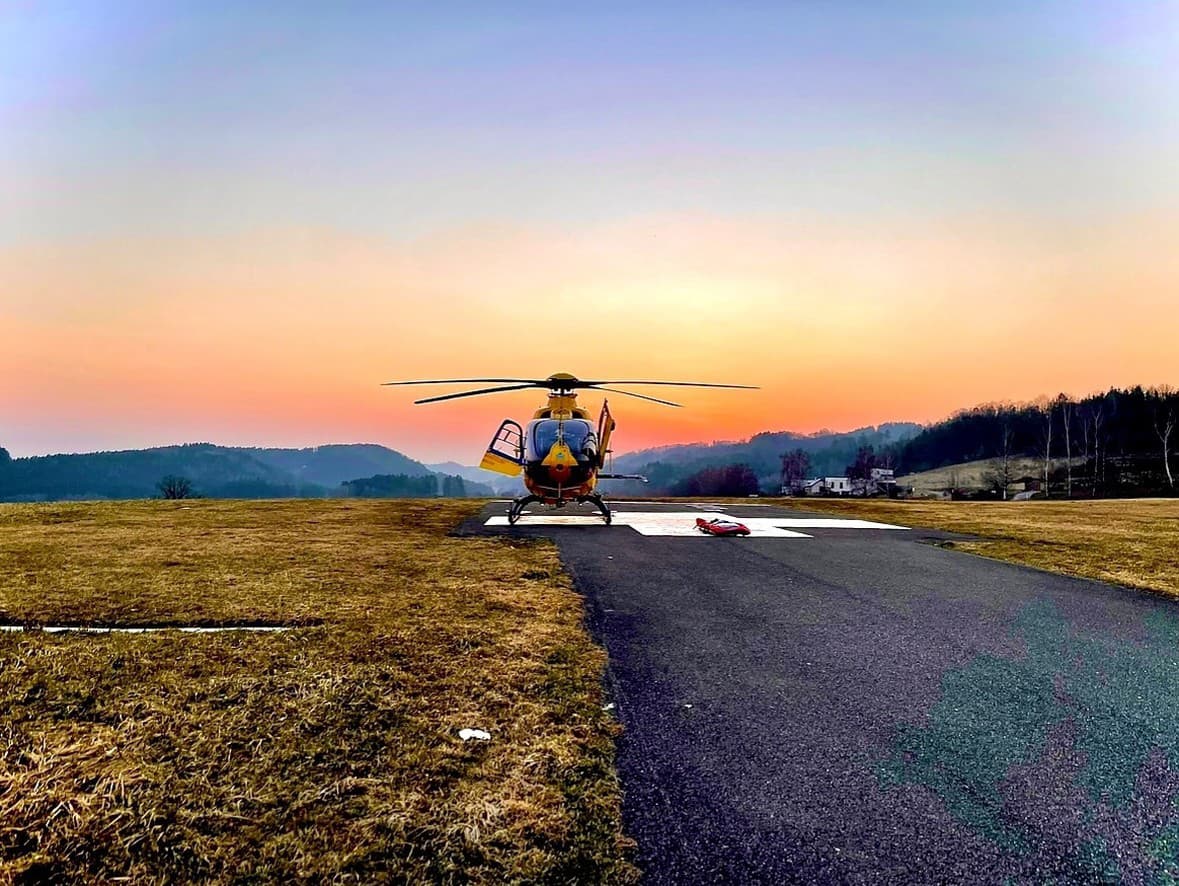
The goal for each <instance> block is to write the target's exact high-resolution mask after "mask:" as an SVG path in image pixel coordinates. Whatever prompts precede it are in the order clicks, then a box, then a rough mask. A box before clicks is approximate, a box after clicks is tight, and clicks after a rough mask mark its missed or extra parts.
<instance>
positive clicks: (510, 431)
mask: <svg viewBox="0 0 1179 886" xmlns="http://www.w3.org/2000/svg"><path fill="white" fill-rule="evenodd" d="M523 461H524V429H523V428H521V427H520V425H519V423H518V422H514V421H512V420H511V419H510V418H508V419H504V423H503V424H501V425H500V426H499V430H498V431H496V432H495V436H494V437H492V438H491V443H490V444H489V445H488V447H487V451H486V452H485V453H483V460H482V461H481V462H479V467H481V468H483V469H484V470H487V471H495V472H496V473H497V474H506V475H507V476H509V477H517V476H519V475H520V465H521V463H522V462H523Z"/></svg>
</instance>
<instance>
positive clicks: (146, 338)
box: [0, 2, 1179, 464]
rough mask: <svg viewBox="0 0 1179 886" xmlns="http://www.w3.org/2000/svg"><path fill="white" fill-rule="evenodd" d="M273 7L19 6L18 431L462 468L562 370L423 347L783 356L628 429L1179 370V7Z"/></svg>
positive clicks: (903, 414)
mask: <svg viewBox="0 0 1179 886" xmlns="http://www.w3.org/2000/svg"><path fill="white" fill-rule="evenodd" d="M247 6H249V7H251V9H252V11H246V7H247ZM263 6H264V5H263V4H240V3H224V4H222V3H215V2H199V3H191V4H175V3H163V2H161V3H143V4H121V3H117V2H104V3H93V4H86V3H78V2H71V3H60V4H57V3H52V2H49V3H42V2H36V3H34V2H27V3H22V2H16V3H3V4H0V446H5V447H6V448H8V449H9V450H10V451H11V452H12V454H13V455H14V456H23V455H34V454H42V453H48V452H72V451H90V450H96V449H113V448H129V447H140V446H146V445H156V444H165V443H179V442H187V441H195V440H209V441H213V442H218V443H226V444H247V445H291V446H306V445H314V444H317V443H327V442H378V443H383V444H386V445H389V446H392V447H394V448H396V449H399V450H401V451H403V452H406V453H407V454H409V455H411V456H413V457H415V458H419V459H422V460H425V461H437V460H442V459H448V458H453V459H456V460H459V461H462V462H464V463H467V464H473V463H477V461H478V458H479V455H480V452H481V450H482V448H483V447H484V446H485V445H486V443H487V440H488V438H489V437H490V435H491V433H492V432H493V431H494V429H495V427H496V425H497V424H498V422H499V420H500V419H501V418H503V417H505V416H509V415H510V416H514V417H517V418H521V417H525V416H527V414H528V412H529V410H530V409H531V408H533V407H534V406H535V405H536V404H537V401H538V399H539V396H540V395H539V393H538V392H524V393H514V394H507V395H503V396H501V397H497V398H482V399H476V400H467V401H459V402H457V403H446V404H439V405H433V406H423V407H414V406H412V405H411V401H412V399H414V397H415V396H426V395H428V394H430V393H443V392H444V391H446V390H448V389H436V388H429V389H422V390H421V392H420V393H418V392H417V391H415V390H413V389H405V388H382V387H380V386H379V384H380V382H383V381H389V380H394V379H407V378H415V377H422V378H429V377H438V376H465V375H489V376H516V375H524V376H533V375H535V376H538V377H539V376H545V375H548V374H550V373H553V372H558V371H568V372H572V373H574V374H576V375H579V376H582V377H604V378H611V377H615V378H625V377H648V378H666V379H672V380H674V379H686V380H700V381H717V382H735V383H744V384H759V385H761V390H760V391H732V392H707V391H693V390H691V389H685V390H683V391H681V392H679V393H678V394H675V395H671V396H672V399H677V400H679V401H680V402H683V403H684V404H685V405H686V407H687V408H685V409H682V410H673V409H667V408H663V407H659V406H655V405H650V404H645V403H641V402H638V401H631V400H625V399H623V398H616V399H612V406H613V407H614V409H615V411H616V412H617V413H618V414H619V430H618V437H617V438H616V443H617V446H618V448H619V450H620V451H624V450H628V449H635V448H640V447H643V446H649V445H654V444H659V443H667V442H674V441H682V442H687V441H692V440H711V439H733V438H739V437H744V436H748V435H749V434H752V433H756V432H758V431H762V430H797V431H813V430H817V429H819V428H823V427H828V428H833V429H840V430H842V429H850V428H854V427H858V426H862V425H867V424H876V423H879V422H882V421H889V420H916V421H930V420H935V419H938V418H941V417H943V416H945V415H946V414H948V413H949V412H951V411H953V410H955V409H957V408H960V407H963V406H969V405H973V404H976V403H979V402H982V401H991V400H1008V399H1029V398H1032V397H1035V396H1037V395H1040V394H1047V393H1055V392H1058V391H1069V392H1073V393H1077V394H1081V393H1087V392H1090V391H1094V390H1097V389H1100V388H1105V387H1109V386H1110V385H1130V384H1135V383H1143V384H1159V383H1164V382H1169V383H1172V384H1174V383H1176V382H1179V161H1177V160H1176V158H1179V2H1164V3H1151V2H1135V3H1123V2H1117V3H1115V2H1090V3H1083V4H1076V3H1028V2H1013V3H996V2H986V3H983V2H979V3H945V2H936V3H934V2H930V3H923V2H915V3H908V4H896V3H865V2H825V3H818V2H800V3H796V4H790V3H766V4H757V3H737V4H729V5H721V4H703V3H702V4H699V5H694V4H692V3H688V2H682V3H674V4H673V3H669V4H631V3H626V4H621V3H620V4H612V3H598V4H593V5H585V6H579V5H578V4H556V3H546V4H531V3H514V4H489V3H471V4H451V3H432V4H413V5H411V4H399V3H371V4H369V3H353V4H348V3H339V4H337V3H320V4H315V3H300V2H291V3H282V4H277V3H276V4H270V5H269V6H270V8H269V11H263ZM496 7H498V8H496ZM640 7H641V8H640ZM575 8H581V9H585V10H592V12H582V13H574V12H572V11H570V10H573V9H575ZM646 392H648V393H653V394H658V393H659V390H658V389H646ZM666 393H667V392H666V390H665V391H664V394H666ZM587 400H588V403H589V405H590V406H591V407H592V408H594V409H596V408H597V407H598V404H599V402H600V397H598V396H594V397H590V398H587Z"/></svg>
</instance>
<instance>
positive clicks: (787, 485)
mask: <svg viewBox="0 0 1179 886" xmlns="http://www.w3.org/2000/svg"><path fill="white" fill-rule="evenodd" d="M810 467H811V457H810V456H809V455H807V453H806V450H804V449H801V448H800V449H795V450H794V451H793V452H784V453H782V476H781V480H782V489H783V490H789V491H790V494H791V495H795V494H797V493H798V492H800V491H801V490H802V488H803V486H804V485H805V484H806V475H807V472H808V471H809V470H810Z"/></svg>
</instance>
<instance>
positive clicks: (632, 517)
mask: <svg viewBox="0 0 1179 886" xmlns="http://www.w3.org/2000/svg"><path fill="white" fill-rule="evenodd" d="M699 516H700V512H699V511H681V512H674V511H673V512H668V511H615V512H614V525H616V526H629V527H630V528H631V529H633V530H634V531H635V532H637V533H639V534H640V535H650V536H679V537H685V538H686V537H701V538H703V537H704V533H702V532H700V530H698V529H697V528H696V518H697V517H699ZM734 519H736V520H737V521H738V522H740V523H744V524H745V525H746V526H747V527H749V534H750V536H751V537H753V538H812V537H813V536H810V535H807V534H806V533H805V532H799V531H798V530H799V529H901V530H903V529H905V527H904V526H893V525H891V524H889V523H874V522H872V521H870V520H839V519H833V518H829V517H736V518H734ZM483 525H484V526H508V525H510V524H509V523H508V518H507V517H489V518H488V519H487V520H486V521H485V522H484V524H483ZM516 525H517V526H602V525H604V524H603V521H602V518H601V516H599V515H597V514H594V515H588V514H587V515H576V516H574V515H570V514H537V515H532V514H527V513H526V514H524V516H522V517H521V518H520V519H519V521H517V523H516Z"/></svg>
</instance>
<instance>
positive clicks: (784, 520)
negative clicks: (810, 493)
mask: <svg viewBox="0 0 1179 886" xmlns="http://www.w3.org/2000/svg"><path fill="white" fill-rule="evenodd" d="M737 519H740V518H737ZM772 519H773V521H774V523H775V524H776V525H778V526H798V527H801V528H802V529H902V530H905V531H908V529H909V527H908V526H893V525H892V524H891V523H873V522H872V521H871V520H841V519H839V518H833V517H775V518H772ZM742 522H744V521H742Z"/></svg>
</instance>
